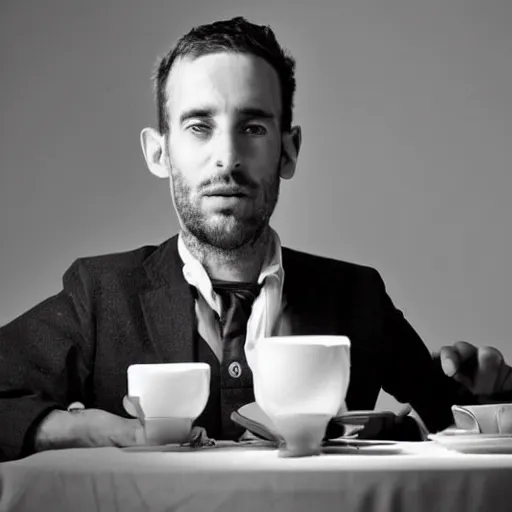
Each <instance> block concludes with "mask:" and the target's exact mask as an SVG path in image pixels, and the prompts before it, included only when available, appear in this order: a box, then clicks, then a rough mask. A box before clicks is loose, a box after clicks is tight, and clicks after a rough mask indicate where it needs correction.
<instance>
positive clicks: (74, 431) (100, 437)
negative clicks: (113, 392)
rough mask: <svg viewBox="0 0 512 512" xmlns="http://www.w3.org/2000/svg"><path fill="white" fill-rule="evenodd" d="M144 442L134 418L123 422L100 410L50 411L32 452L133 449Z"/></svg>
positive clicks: (142, 428) (39, 429) (139, 425)
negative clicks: (76, 449)
mask: <svg viewBox="0 0 512 512" xmlns="http://www.w3.org/2000/svg"><path fill="white" fill-rule="evenodd" d="M144 443H145V439H144V427H143V426H142V424H141V422H140V421H139V420H138V419H125V418H122V417H120V416H116V415H115V414H111V413H109V412H106V411H102V410H100V409H85V410H81V411H73V412H69V411H52V412H51V413H50V414H49V415H48V416H47V417H46V418H45V419H44V420H43V421H42V422H41V425H40V426H39V428H38V430H37V433H36V438H35V444H34V446H35V449H36V451H42V450H51V449H57V448H84V447H99V446H119V447H121V446H135V445H142V444H144Z"/></svg>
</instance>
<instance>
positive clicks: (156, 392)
mask: <svg viewBox="0 0 512 512" xmlns="http://www.w3.org/2000/svg"><path fill="white" fill-rule="evenodd" d="M209 394H210V365H208V364H206V363H161V364H132V365H131V366H129V367H128V396H127V397H126V399H125V401H124V406H125V409H126V410H127V412H128V413H129V414H131V415H132V416H137V417H139V419H140V420H141V421H143V423H144V433H145V436H146V443H147V444H154V445H161V444H170V443H184V442H186V441H188V439H189V435H190V431H191V429H192V423H193V422H194V420H195V419H196V418H197V417H198V416H199V415H200V414H201V413H202V412H203V410H204V408H205V407H206V403H207V401H208V396H209Z"/></svg>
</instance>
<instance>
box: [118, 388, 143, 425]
mask: <svg viewBox="0 0 512 512" xmlns="http://www.w3.org/2000/svg"><path fill="white" fill-rule="evenodd" d="M123 407H124V410H125V411H126V412H127V413H128V414H129V415H130V416H132V417H133V418H137V419H139V420H140V422H141V423H142V424H144V420H145V415H144V411H143V410H142V406H141V405H140V397H138V396H129V395H125V396H124V397H123Z"/></svg>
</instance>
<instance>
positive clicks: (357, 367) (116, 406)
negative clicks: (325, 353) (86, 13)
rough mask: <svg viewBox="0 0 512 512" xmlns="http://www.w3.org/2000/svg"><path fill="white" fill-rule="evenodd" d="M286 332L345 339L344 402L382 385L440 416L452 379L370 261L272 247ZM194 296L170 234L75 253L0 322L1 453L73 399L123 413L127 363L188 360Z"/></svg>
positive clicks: (366, 404)
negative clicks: (59, 279) (95, 252)
mask: <svg viewBox="0 0 512 512" xmlns="http://www.w3.org/2000/svg"><path fill="white" fill-rule="evenodd" d="M283 266H284V270H285V283H284V292H283V293H284V295H285V296H286V301H287V315H288V318H289V319H290V322H291V328H292V332H293V334H343V335H346V336H348V337H349V338H350V340H351V342H352V348H351V380H350V386H349V389H348V393H347V398H346V402H347V406H348V407H349V409H372V408H373V407H374V406H375V402H376V400H377V396H378V394H379V391H380V389H381V387H382V388H384V389H385V390H386V391H387V392H388V393H390V394H391V395H393V396H395V397H396V398H397V399H398V400H399V401H401V402H409V403H411V404H412V406H413V407H414V408H415V409H416V411H417V412H418V413H419V414H420V415H421V416H422V418H423V420H424V421H425V423H426V424H427V426H428V427H429V429H430V430H433V431H435V430H439V429H442V428H445V427H446V426H448V425H449V424H450V423H451V420H452V417H451V412H450V406H451V405H452V404H453V403H454V402H455V394H454V393H455V391H454V389H453V388H452V386H451V382H450V381H449V380H448V379H447V378H446V377H444V376H443V375H442V373H441V372H440V370H439V367H438V365H436V364H434V363H433V361H432V358H431V355H430V353H429V351H428V350H427V348H426V347H425V345H424V344H423V342H422V341H421V339H420V338H419V337H418V335H417V334H416V333H415V331H414V330H413V329H412V327H411V326H410V325H409V323H408V322H407V321H406V320H405V319H404V317H403V315H402V314H401V312H400V311H398V310H397V309H396V308H395V307H394V306H393V304H392V302H391V300H390V298H389V297H388V295H387V294H386V291H385V288H384V283H383V281H382V279H381V277H380V276H379V274H378V272H377V271H376V270H374V269H372V268H369V267H364V266H360V265H355V264H352V263H347V262H342V261H335V260H332V259H328V258H322V257H318V256H313V255H309V254H305V253H301V252H297V251H293V250H291V249H286V248H283ZM195 328H196V319H195V313H194V298H193V295H192V292H191V289H190V287H189V285H188V284H187V282H186V281H185V280H184V278H183V274H182V262H181V259H180V257H179V254H178V250H177V237H176V236H175V237H173V238H171V239H170V240H168V241H166V242H165V243H163V244H162V245H160V246H158V247H155V246H145V247H141V248H139V249H137V250H134V251H130V252H126V253H119V254H110V255H104V256H96V257H89V258H82V259H78V260H77V261H75V262H74V263H73V265H72V266H71V267H70V268H69V269H68V270H67V271H66V273H65V274H64V277H63V290H62V291H61V292H60V293H58V294H57V295H55V296H53V297H50V298H48V299H47V300H45V301H44V302H42V303H40V304H38V305H37V306H35V307H34V308H32V309H31V310H29V311H28V312H26V313H24V314H23V315H21V316H20V317H18V318H17V319H16V320H14V321H12V322H11V323H9V324H7V325H6V326H4V327H2V328H1V329H0V452H3V454H1V456H2V458H3V459H13V458H18V457H21V456H23V455H25V454H26V453H27V451H26V450H27V443H26V440H27V439H28V438H29V437H30V435H31V434H32V433H33V432H32V430H31V428H32V429H33V428H34V426H35V425H37V423H38V421H39V420H40V419H41V418H42V417H44V416H45V415H46V414H48V412H49V411H50V410H52V409H55V408H59V409H65V408H66V407H67V405H68V404H69V403H71V402H74V401H80V402H83V403H84V404H85V405H86V407H94V408H99V409H104V410H106V411H110V412H112V413H115V414H119V415H122V416H126V413H125V412H124V410H123V407H122V398H123V396H124V395H125V394H126V391H127V379H126V370H127V368H128V366H129V365H130V364H133V363H156V362H185V361H194V358H195V354H194V343H193V339H194V335H195Z"/></svg>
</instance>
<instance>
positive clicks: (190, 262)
mask: <svg viewBox="0 0 512 512" xmlns="http://www.w3.org/2000/svg"><path fill="white" fill-rule="evenodd" d="M270 232H271V238H272V240H271V243H270V244H269V245H268V249H267V254H266V255H265V259H264V261H263V265H262V268H261V271H260V274H259V276H258V284H260V285H263V283H264V282H265V280H266V279H267V277H269V276H275V277H276V278H277V280H278V282H279V284H280V285H281V287H282V284H283V280H284V269H283V258H282V250H281V240H280V239H279V236H278V234H277V233H276V232H275V231H274V230H273V229H272V228H270ZM178 253H179V255H180V258H181V260H182V261H183V276H184V277H185V279H186V281H187V282H188V283H189V284H190V285H191V286H194V287H195V288H196V289H197V290H198V291H199V292H200V293H201V295H202V296H203V297H204V298H205V300H206V301H207V302H208V304H209V305H210V307H212V308H213V309H214V310H216V311H217V312H220V308H221V301H220V297H219V296H218V295H217V294H216V293H215V291H214V290H213V287H212V282H211V280H210V276H209V275H208V273H207V272H206V270H205V268H204V267H203V265H202V264H201V263H200V262H199V260H198V259H197V258H195V257H194V256H193V255H192V253H191V252H190V251H189V249H188V247H187V246H186V245H185V242H184V240H183V234H182V232H180V234H179V236H178Z"/></svg>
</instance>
